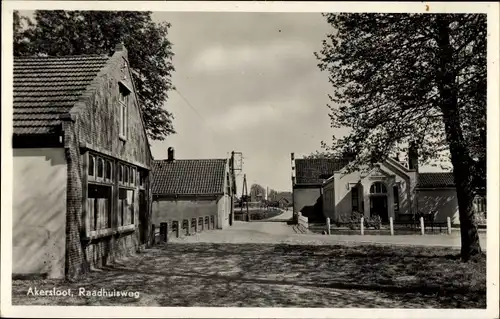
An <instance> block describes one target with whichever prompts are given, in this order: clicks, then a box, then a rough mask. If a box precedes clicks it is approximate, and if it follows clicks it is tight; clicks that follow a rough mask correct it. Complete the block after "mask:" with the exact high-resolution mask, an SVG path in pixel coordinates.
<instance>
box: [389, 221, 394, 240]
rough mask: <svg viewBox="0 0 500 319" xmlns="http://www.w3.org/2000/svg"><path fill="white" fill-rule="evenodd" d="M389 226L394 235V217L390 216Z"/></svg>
mask: <svg viewBox="0 0 500 319" xmlns="http://www.w3.org/2000/svg"><path fill="white" fill-rule="evenodd" d="M389 226H390V227H391V236H394V223H393V221H392V217H389Z"/></svg>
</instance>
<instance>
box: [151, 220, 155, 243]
mask: <svg viewBox="0 0 500 319" xmlns="http://www.w3.org/2000/svg"><path fill="white" fill-rule="evenodd" d="M151 238H152V240H153V245H156V236H155V224H152V225H151Z"/></svg>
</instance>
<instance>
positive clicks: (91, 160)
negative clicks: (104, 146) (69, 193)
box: [88, 154, 94, 176]
mask: <svg viewBox="0 0 500 319" xmlns="http://www.w3.org/2000/svg"><path fill="white" fill-rule="evenodd" d="M88 174H89V176H94V156H92V155H90V154H89V173H88Z"/></svg>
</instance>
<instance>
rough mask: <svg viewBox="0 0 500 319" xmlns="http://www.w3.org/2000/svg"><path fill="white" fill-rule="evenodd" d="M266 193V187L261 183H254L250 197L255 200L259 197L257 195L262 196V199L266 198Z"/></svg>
mask: <svg viewBox="0 0 500 319" xmlns="http://www.w3.org/2000/svg"><path fill="white" fill-rule="evenodd" d="M265 194H266V189H265V188H264V187H263V186H262V185H259V184H252V186H250V194H249V195H250V197H251V198H252V201H255V200H256V199H257V196H262V199H264V196H265Z"/></svg>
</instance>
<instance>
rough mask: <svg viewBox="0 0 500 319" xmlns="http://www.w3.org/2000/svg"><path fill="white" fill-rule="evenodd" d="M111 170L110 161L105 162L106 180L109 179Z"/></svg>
mask: <svg viewBox="0 0 500 319" xmlns="http://www.w3.org/2000/svg"><path fill="white" fill-rule="evenodd" d="M112 169H113V165H111V161H106V178H107V179H111V176H112V173H111V170H112Z"/></svg>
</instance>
